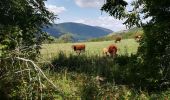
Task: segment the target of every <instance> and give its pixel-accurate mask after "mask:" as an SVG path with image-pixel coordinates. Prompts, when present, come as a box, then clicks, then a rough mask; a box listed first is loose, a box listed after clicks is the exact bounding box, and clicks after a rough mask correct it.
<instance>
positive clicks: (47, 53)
mask: <svg viewBox="0 0 170 100" xmlns="http://www.w3.org/2000/svg"><path fill="white" fill-rule="evenodd" d="M73 44H77V43H59V44H57V43H56V44H44V45H43V46H42V50H41V55H42V57H43V58H45V59H49V58H53V57H55V56H57V55H58V53H59V52H61V51H62V52H64V53H65V54H70V53H72V54H75V53H74V52H73V50H72V48H71V46H72V45H73ZM84 44H85V45H86V52H85V53H86V54H87V55H102V49H103V48H104V47H108V46H109V45H110V44H115V43H114V41H102V42H84ZM115 45H117V47H118V54H119V55H123V54H126V53H128V54H131V53H133V54H134V53H136V51H137V48H138V43H137V42H136V41H135V40H134V39H125V40H122V41H121V42H120V43H116V44H115Z"/></svg>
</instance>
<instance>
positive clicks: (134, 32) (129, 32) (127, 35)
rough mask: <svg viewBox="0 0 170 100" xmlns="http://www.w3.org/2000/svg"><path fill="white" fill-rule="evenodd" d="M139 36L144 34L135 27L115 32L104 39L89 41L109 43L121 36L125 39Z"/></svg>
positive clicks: (140, 29)
mask: <svg viewBox="0 0 170 100" xmlns="http://www.w3.org/2000/svg"><path fill="white" fill-rule="evenodd" d="M137 34H143V30H142V28H136V27H135V28H132V29H129V30H127V31H121V32H114V33H111V34H109V35H107V36H104V37H100V38H93V39H89V40H88V41H106V40H107V41H109V40H113V39H115V37H117V36H121V37H122V38H123V39H131V38H134V36H135V35H137Z"/></svg>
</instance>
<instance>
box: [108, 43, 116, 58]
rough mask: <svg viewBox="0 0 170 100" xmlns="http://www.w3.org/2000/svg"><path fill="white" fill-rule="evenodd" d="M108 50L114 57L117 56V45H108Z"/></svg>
mask: <svg viewBox="0 0 170 100" xmlns="http://www.w3.org/2000/svg"><path fill="white" fill-rule="evenodd" d="M108 52H109V54H110V56H112V57H115V56H116V53H117V47H116V45H113V44H112V45H110V46H109V47H108Z"/></svg>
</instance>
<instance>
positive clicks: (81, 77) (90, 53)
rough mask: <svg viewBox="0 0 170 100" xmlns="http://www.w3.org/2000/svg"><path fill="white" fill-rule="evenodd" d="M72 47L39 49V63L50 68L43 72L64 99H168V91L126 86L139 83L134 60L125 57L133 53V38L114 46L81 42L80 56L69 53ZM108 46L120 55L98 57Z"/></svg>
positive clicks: (59, 45) (104, 42)
mask: <svg viewBox="0 0 170 100" xmlns="http://www.w3.org/2000/svg"><path fill="white" fill-rule="evenodd" d="M73 44H77V43H60V44H44V45H43V46H42V49H41V57H42V58H43V60H44V61H46V62H49V63H50V65H52V68H54V70H44V71H45V72H46V74H47V75H48V77H49V78H50V79H51V80H52V81H53V82H54V83H55V84H56V85H57V86H58V87H59V90H60V91H62V93H63V95H64V96H65V97H66V98H65V99H66V100H168V99H170V93H169V91H165V92H160V93H149V92H147V91H143V90H141V89H140V90H138V89H136V88H133V87H129V86H131V83H133V84H136V85H138V84H139V82H138V81H136V75H137V74H136V73H135V70H134V69H136V68H138V67H140V65H139V66H138V65H136V64H138V63H135V62H136V59H137V58H135V57H134V55H132V56H127V55H126V54H129V55H130V54H135V53H136V51H137V48H138V46H139V44H138V43H137V42H135V40H134V39H125V40H122V41H121V42H120V43H116V44H115V43H114V41H103V42H84V44H85V45H86V51H85V54H84V55H80V56H77V55H76V53H75V52H73V50H72V48H71V46H72V45H73ZM110 44H115V45H117V47H118V55H120V56H118V57H116V58H115V59H112V58H110V57H104V56H102V49H103V48H104V47H108V46H109V45H110ZM60 51H62V52H63V54H62V53H61V52H60ZM70 54H71V55H70ZM129 61H130V62H129ZM134 61H135V62H134ZM46 66H48V65H46V64H45V67H46ZM47 68H49V67H47ZM98 76H99V77H103V78H104V81H102V82H101V81H99V80H98V79H97V77H98ZM54 95H55V99H56V100H64V99H63V98H62V97H61V96H60V95H59V94H54Z"/></svg>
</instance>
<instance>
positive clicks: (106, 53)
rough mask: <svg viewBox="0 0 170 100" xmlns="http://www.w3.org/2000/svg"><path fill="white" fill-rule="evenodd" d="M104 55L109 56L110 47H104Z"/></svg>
mask: <svg viewBox="0 0 170 100" xmlns="http://www.w3.org/2000/svg"><path fill="white" fill-rule="evenodd" d="M103 55H106V56H108V49H107V48H103Z"/></svg>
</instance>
